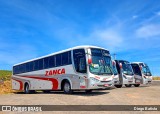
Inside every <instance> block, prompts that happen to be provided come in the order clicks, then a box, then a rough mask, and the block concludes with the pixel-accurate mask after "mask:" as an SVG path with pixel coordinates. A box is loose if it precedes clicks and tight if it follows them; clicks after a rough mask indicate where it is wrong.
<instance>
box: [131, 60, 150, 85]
mask: <svg viewBox="0 0 160 114" xmlns="http://www.w3.org/2000/svg"><path fill="white" fill-rule="evenodd" d="M131 65H132V68H133V71H134V74H135V79H136V80H135V81H136V83H137V86H139V85H140V84H150V83H151V82H152V74H151V71H150V69H149V67H148V65H147V64H146V63H143V62H133V63H131Z"/></svg>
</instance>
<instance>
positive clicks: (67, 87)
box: [63, 81, 72, 94]
mask: <svg viewBox="0 0 160 114" xmlns="http://www.w3.org/2000/svg"><path fill="white" fill-rule="evenodd" d="M63 91H64V93H65V94H71V93H72V90H71V85H70V83H69V82H68V81H65V83H64V86H63Z"/></svg>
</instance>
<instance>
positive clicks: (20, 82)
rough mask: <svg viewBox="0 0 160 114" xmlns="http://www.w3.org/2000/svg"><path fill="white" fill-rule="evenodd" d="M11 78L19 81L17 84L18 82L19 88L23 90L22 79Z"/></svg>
mask: <svg viewBox="0 0 160 114" xmlns="http://www.w3.org/2000/svg"><path fill="white" fill-rule="evenodd" d="M12 80H15V81H17V82H19V84H20V87H19V90H23V82H22V81H20V80H17V79H14V78H12Z"/></svg>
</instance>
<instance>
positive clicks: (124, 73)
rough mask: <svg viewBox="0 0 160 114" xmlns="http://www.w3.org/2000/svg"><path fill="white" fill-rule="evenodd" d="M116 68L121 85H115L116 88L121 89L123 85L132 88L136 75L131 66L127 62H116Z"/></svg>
mask: <svg viewBox="0 0 160 114" xmlns="http://www.w3.org/2000/svg"><path fill="white" fill-rule="evenodd" d="M115 62H116V68H117V71H118V75H119V83H116V84H115V87H117V88H121V87H122V86H123V85H125V86H126V87H131V86H132V84H135V83H134V82H135V81H134V73H133V70H132V67H131V64H130V63H129V62H128V61H125V60H115Z"/></svg>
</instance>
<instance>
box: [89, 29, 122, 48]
mask: <svg viewBox="0 0 160 114" xmlns="http://www.w3.org/2000/svg"><path fill="white" fill-rule="evenodd" d="M91 38H96V39H97V40H99V41H100V42H102V44H103V45H106V47H110V48H111V49H115V48H117V47H119V46H120V44H121V43H122V42H123V39H122V37H121V35H120V34H119V33H118V31H116V30H114V29H106V30H95V31H93V33H92V35H91Z"/></svg>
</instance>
